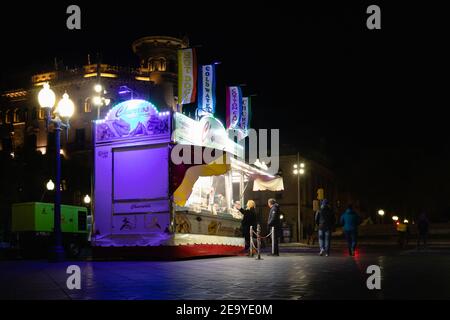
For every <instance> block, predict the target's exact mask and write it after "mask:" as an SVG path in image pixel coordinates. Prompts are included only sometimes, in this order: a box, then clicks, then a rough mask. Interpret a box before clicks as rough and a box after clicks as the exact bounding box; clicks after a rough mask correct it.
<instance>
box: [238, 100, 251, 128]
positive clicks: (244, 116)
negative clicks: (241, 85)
mask: <svg viewBox="0 0 450 320" xmlns="http://www.w3.org/2000/svg"><path fill="white" fill-rule="evenodd" d="M250 112H251V102H250V98H249V97H243V98H242V113H241V121H240V124H239V128H241V129H242V130H243V131H244V133H247V131H248V128H249V124H250Z"/></svg>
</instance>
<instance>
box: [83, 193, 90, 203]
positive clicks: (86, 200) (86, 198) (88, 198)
mask: <svg viewBox="0 0 450 320" xmlns="http://www.w3.org/2000/svg"><path fill="white" fill-rule="evenodd" d="M83 201H84V203H85V204H86V205H88V204H90V203H91V197H89V195H88V194H87V195H85V196H84V199H83Z"/></svg>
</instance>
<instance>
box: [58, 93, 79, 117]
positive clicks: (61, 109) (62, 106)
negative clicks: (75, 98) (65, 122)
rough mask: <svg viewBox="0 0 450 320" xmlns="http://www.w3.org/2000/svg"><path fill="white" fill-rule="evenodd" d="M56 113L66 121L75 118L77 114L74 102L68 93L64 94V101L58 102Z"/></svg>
mask: <svg viewBox="0 0 450 320" xmlns="http://www.w3.org/2000/svg"><path fill="white" fill-rule="evenodd" d="M56 112H57V113H58V114H59V115H60V116H61V117H62V118H64V119H69V118H70V117H72V116H73V114H74V112H75V105H74V104H73V102H72V100H70V99H69V95H68V94H67V93H64V94H63V97H62V99H61V100H60V101H59V102H58V106H57V107H56Z"/></svg>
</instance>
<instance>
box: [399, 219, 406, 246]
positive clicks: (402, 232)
mask: <svg viewBox="0 0 450 320" xmlns="http://www.w3.org/2000/svg"><path fill="white" fill-rule="evenodd" d="M407 231H408V226H407V225H406V223H403V222H400V221H397V234H398V244H399V245H400V248H402V249H403V248H404V247H405V246H406V236H407Z"/></svg>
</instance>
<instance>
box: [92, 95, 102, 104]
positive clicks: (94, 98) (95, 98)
mask: <svg viewBox="0 0 450 320" xmlns="http://www.w3.org/2000/svg"><path fill="white" fill-rule="evenodd" d="M92 102H93V103H94V104H95V105H96V106H101V105H102V102H103V101H102V98H101V97H99V96H95V97H93V98H92Z"/></svg>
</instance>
